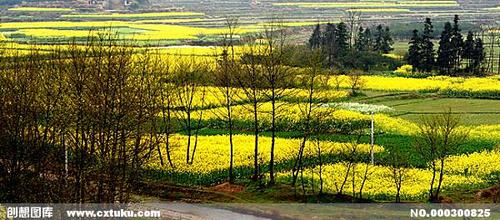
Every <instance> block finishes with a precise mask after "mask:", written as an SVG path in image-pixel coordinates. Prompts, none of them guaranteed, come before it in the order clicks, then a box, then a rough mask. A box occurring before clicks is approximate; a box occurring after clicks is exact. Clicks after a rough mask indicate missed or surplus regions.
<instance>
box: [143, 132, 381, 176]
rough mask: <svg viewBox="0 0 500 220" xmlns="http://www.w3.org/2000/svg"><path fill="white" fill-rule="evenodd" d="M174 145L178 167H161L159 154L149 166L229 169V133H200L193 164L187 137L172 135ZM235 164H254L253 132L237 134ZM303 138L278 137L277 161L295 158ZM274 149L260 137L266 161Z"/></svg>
mask: <svg viewBox="0 0 500 220" xmlns="http://www.w3.org/2000/svg"><path fill="white" fill-rule="evenodd" d="M194 139H195V138H194V137H191V149H192V148H193V143H194ZM171 141H172V143H173V147H172V149H171V156H172V160H173V164H174V168H172V167H170V166H168V165H165V166H164V167H161V166H160V164H159V160H158V158H157V155H156V156H155V159H154V160H155V161H154V162H152V163H151V164H149V165H148V166H149V167H151V168H154V169H161V170H167V171H173V172H189V173H200V174H203V173H205V174H206V173H211V172H217V171H223V170H227V169H228V168H229V150H230V148H229V136H227V135H219V136H199V137H198V144H197V149H196V154H195V158H194V163H193V164H187V163H186V149H187V144H186V143H187V136H182V135H175V136H173V137H171ZM233 143H234V166H235V167H252V165H253V155H254V136H251V135H234V136H233ZM300 143H301V140H300V139H284V138H277V139H276V147H275V161H276V163H281V162H286V161H287V160H293V159H294V158H295V157H296V155H297V152H298V149H299V146H300ZM320 146H321V147H322V152H323V153H324V154H328V153H333V154H337V153H341V152H345V151H346V150H348V149H349V146H348V145H346V144H343V143H337V142H330V141H321V143H320ZM315 147H316V146H314V145H311V144H307V146H306V149H305V151H304V152H305V156H313V155H315V153H314V152H315V150H314V149H315ZM270 148H271V138H270V137H259V157H260V160H262V161H263V162H264V163H267V162H269V157H270ZM162 151H163V152H162V154H163V156H164V158H166V156H165V155H166V152H165V149H162ZM374 151H375V152H381V151H383V148H382V147H380V146H375V148H374ZM358 152H360V153H369V152H370V145H369V144H361V145H359V148H358Z"/></svg>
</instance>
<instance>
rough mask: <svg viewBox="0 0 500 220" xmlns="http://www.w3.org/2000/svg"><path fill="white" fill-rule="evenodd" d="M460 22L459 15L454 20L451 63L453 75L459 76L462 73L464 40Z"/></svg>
mask: <svg viewBox="0 0 500 220" xmlns="http://www.w3.org/2000/svg"><path fill="white" fill-rule="evenodd" d="M459 21H460V18H459V17H458V15H455V18H454V19H453V27H452V31H451V39H450V41H451V42H450V43H451V51H450V52H451V61H452V66H453V72H452V74H453V75H456V74H458V72H459V71H460V66H461V65H460V64H461V61H462V51H463V46H464V45H463V44H464V40H463V37H462V33H460V31H461V30H460V26H459V24H458V22H459Z"/></svg>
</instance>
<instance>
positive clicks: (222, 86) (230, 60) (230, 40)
mask: <svg viewBox="0 0 500 220" xmlns="http://www.w3.org/2000/svg"><path fill="white" fill-rule="evenodd" d="M237 24H238V20H237V19H236V18H226V26H227V29H228V30H227V32H226V33H225V34H223V37H222V44H223V45H222V54H221V55H220V58H218V60H217V69H216V70H215V74H214V79H215V80H214V81H215V85H216V86H217V88H218V91H220V92H221V94H222V97H221V99H220V103H221V104H222V106H223V107H224V109H225V112H224V113H223V116H222V117H221V118H222V119H223V120H224V121H225V122H226V125H227V129H228V131H229V155H230V156H229V182H230V183H233V182H234V179H235V176H234V168H233V166H234V163H233V160H234V155H233V154H234V152H233V151H234V144H233V111H232V106H233V105H234V100H235V98H236V93H237V88H236V84H237V83H236V80H235V78H236V77H235V73H236V72H238V71H239V65H238V63H237V61H236V59H235V51H234V44H235V43H234V40H235V39H234V37H235V34H236V32H235V30H236V28H237ZM216 57H218V56H216Z"/></svg>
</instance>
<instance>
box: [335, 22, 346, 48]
mask: <svg viewBox="0 0 500 220" xmlns="http://www.w3.org/2000/svg"><path fill="white" fill-rule="evenodd" d="M348 40H349V33H348V31H347V26H346V24H345V23H344V22H340V23H339V24H338V25H337V31H336V39H335V42H336V47H337V54H338V56H344V55H346V54H347V51H348V50H349V42H348Z"/></svg>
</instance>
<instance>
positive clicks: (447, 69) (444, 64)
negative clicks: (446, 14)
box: [437, 22, 454, 75]
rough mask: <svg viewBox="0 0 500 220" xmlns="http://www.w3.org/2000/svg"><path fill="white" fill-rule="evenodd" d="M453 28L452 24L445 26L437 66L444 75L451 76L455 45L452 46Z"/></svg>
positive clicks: (447, 23)
mask: <svg viewBox="0 0 500 220" xmlns="http://www.w3.org/2000/svg"><path fill="white" fill-rule="evenodd" d="M452 32H453V30H452V27H451V23H450V22H446V23H445V24H444V29H443V32H442V33H441V37H440V39H439V49H438V58H437V65H438V66H439V69H440V72H441V73H442V74H446V75H450V73H451V70H452V68H453V62H454V60H453V54H452V53H453V45H452V44H451V37H452V34H453V33H452Z"/></svg>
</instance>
